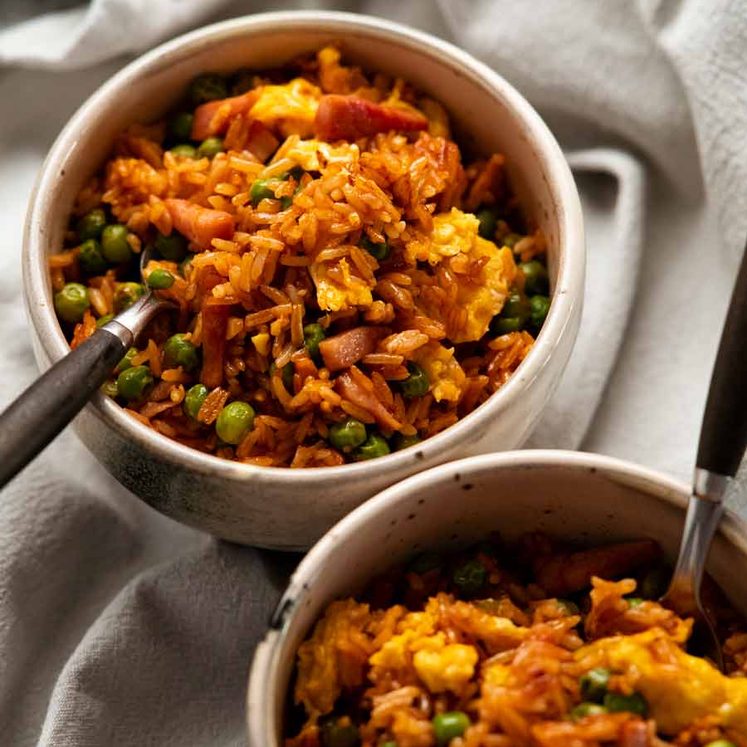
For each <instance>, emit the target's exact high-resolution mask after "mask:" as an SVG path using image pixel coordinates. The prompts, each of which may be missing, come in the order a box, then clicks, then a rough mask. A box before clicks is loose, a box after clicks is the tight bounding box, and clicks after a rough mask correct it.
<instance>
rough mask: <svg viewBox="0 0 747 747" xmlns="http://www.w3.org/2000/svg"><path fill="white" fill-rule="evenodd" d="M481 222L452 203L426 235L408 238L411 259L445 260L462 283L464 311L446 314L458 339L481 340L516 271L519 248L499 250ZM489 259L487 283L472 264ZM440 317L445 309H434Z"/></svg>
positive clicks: (452, 335) (459, 298)
mask: <svg viewBox="0 0 747 747" xmlns="http://www.w3.org/2000/svg"><path fill="white" fill-rule="evenodd" d="M479 225H480V223H479V221H478V220H477V218H476V217H475V216H474V215H472V214H470V213H463V212H462V211H461V210H457V209H456V208H452V209H451V211H450V212H449V213H443V214H441V215H436V216H435V217H434V218H433V230H432V231H431V233H430V235H429V236H427V237H425V238H422V237H421V238H418V239H413V240H411V241H409V242H408V243H407V246H406V248H405V254H406V256H407V258H408V259H409V260H410V261H416V260H419V261H427V262H429V263H430V264H431V265H437V264H440V263H444V265H445V266H446V267H448V269H449V270H451V271H452V273H453V275H454V276H455V278H456V282H457V304H458V306H459V308H460V309H461V310H463V312H462V313H461V314H459V315H451V316H450V317H449V318H446V319H444V322H445V323H446V331H447V334H448V336H449V339H451V340H453V341H454V342H470V341H474V340H479V339H480V338H481V337H482V336H483V335H484V334H485V333H486V332H487V331H488V325H489V324H490V320H491V319H492V318H493V317H494V316H495V315H496V314H498V313H499V312H500V310H501V309H502V308H503V304H504V303H505V301H506V297H507V296H508V289H509V286H510V285H511V283H512V282H513V280H514V277H515V275H516V264H515V262H514V257H513V252H512V251H511V249H509V248H508V247H503V248H501V249H499V248H498V247H497V246H496V245H495V244H494V243H493V242H492V241H488V240H487V239H483V238H481V237H480V236H479V235H478V228H479ZM478 260H483V262H484V265H483V267H482V282H473V278H472V277H471V275H470V267H469V265H470V263H474V262H475V261H478ZM428 311H429V312H430V313H431V314H432V315H435V316H437V315H438V314H439V309H438V308H436V309H428Z"/></svg>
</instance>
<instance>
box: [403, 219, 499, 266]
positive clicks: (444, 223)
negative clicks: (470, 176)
mask: <svg viewBox="0 0 747 747" xmlns="http://www.w3.org/2000/svg"><path fill="white" fill-rule="evenodd" d="M479 226H480V221H479V220H477V218H476V217H475V216H474V215H472V214H471V213H463V212H462V211H461V210H457V209H456V208H451V212H449V213H441V214H440V215H435V216H434V217H433V230H432V231H431V233H430V235H428V236H427V237H425V238H416V239H412V240H411V241H408V242H407V245H406V247H405V257H406V258H407V259H408V260H409V261H410V262H415V261H420V262H429V263H430V264H432V265H437V264H438V263H439V262H441V261H442V260H443V259H444V258H445V257H453V256H455V255H456V254H469V253H470V252H471V251H472V247H473V246H474V244H475V239H476V238H477V229H478V228H479ZM488 243H489V242H488Z"/></svg>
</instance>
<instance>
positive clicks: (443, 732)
mask: <svg viewBox="0 0 747 747" xmlns="http://www.w3.org/2000/svg"><path fill="white" fill-rule="evenodd" d="M431 723H432V724H433V735H434V736H435V737H436V744H437V745H438V747H446V745H448V744H449V742H451V740H452V739H456V738H457V737H461V736H462V734H464V732H465V731H467V729H468V728H469V726H470V724H471V721H470V720H469V716H468V715H467V714H466V713H464V711H449V712H447V713H439V714H437V715H436V716H434V717H433V721H432V722H431Z"/></svg>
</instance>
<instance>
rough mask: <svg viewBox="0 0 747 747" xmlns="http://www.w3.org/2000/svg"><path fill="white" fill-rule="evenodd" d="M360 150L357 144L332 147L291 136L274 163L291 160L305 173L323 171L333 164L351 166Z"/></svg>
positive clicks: (279, 150) (279, 149)
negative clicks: (284, 159) (286, 159)
mask: <svg viewBox="0 0 747 747" xmlns="http://www.w3.org/2000/svg"><path fill="white" fill-rule="evenodd" d="M359 156H360V149H359V148H358V146H357V145H356V144H355V143H345V142H342V143H339V144H337V145H330V143H325V142H323V141H322V140H314V139H311V140H301V138H300V137H299V136H298V135H291V136H290V137H289V138H288V139H287V140H286V141H285V142H284V143H283V144H282V145H281V146H280V147H279V148H278V150H277V152H276V153H275V156H274V158H273V159H272V160H273V162H275V161H279V160H280V159H281V158H290V159H291V160H292V161H295V162H296V163H297V164H298V165H299V166H300V167H301V168H302V169H303V170H304V171H321V170H322V169H323V168H324V167H325V166H327V165H329V164H331V163H338V162H339V163H343V164H345V165H346V166H349V165H350V164H352V163H355V162H357V161H358V157H359Z"/></svg>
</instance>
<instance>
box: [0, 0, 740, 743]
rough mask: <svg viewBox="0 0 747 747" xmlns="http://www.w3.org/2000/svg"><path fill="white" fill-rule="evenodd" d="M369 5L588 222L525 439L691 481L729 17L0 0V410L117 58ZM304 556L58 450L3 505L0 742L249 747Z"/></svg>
mask: <svg viewBox="0 0 747 747" xmlns="http://www.w3.org/2000/svg"><path fill="white" fill-rule="evenodd" d="M294 7H304V8H319V7H325V8H332V9H338V10H351V11H365V12H368V13H372V14H374V15H381V16H385V17H388V18H391V19H393V20H398V21H401V22H404V23H408V24H411V25H413V26H417V27H419V28H422V29H424V30H427V31H430V32H432V33H435V34H438V35H440V36H443V37H445V38H447V39H450V40H451V41H454V42H455V43H457V44H459V45H460V46H462V47H464V48H465V49H467V50H468V51H470V52H472V53H473V54H475V55H476V56H478V57H479V58H481V59H483V60H484V61H486V62H487V63H488V64H490V65H492V66H494V67H495V68H496V69H497V70H498V71H499V72H501V73H502V74H503V75H504V76H505V77H506V78H508V80H510V81H511V82H512V83H514V84H515V85H516V86H517V87H518V88H519V90H521V91H522V92H523V93H524V94H525V95H526V96H527V97H528V98H529V100H530V101H531V102H532V103H533V104H534V105H535V106H536V107H537V108H538V109H539V111H540V112H541V113H542V114H543V116H545V118H546V119H547V121H548V122H549V124H550V126H551V127H552V128H553V130H554V131H555V133H556V134H557V136H558V138H559V140H560V142H561V144H562V145H563V147H564V148H565V150H566V152H567V154H568V158H569V160H570V163H571V165H572V167H573V169H574V173H575V175H576V178H577V181H578V185H579V189H580V191H581V195H582V200H583V206H584V211H585V217H586V224H587V239H588V241H587V244H588V276H587V285H586V294H587V295H586V305H585V310H584V317H583V322H582V328H581V332H580V335H579V339H578V344H577V347H576V350H575V353H574V356H573V358H572V360H571V363H570V365H569V366H568V369H567V371H566V374H565V376H564V378H563V381H562V382H561V385H560V387H559V389H558V392H557V394H556V396H555V398H554V399H553V401H552V403H551V405H550V407H549V408H548V411H547V413H546V415H545V417H544V420H543V422H542V424H541V425H540V427H539V428H538V429H537V431H536V434H535V436H533V438H532V440H531V442H530V445H533V446H542V447H563V448H582V449H585V450H592V451H600V452H603V453H607V454H612V455H615V456H620V457H623V458H627V459H632V460H636V461H639V462H641V463H643V464H645V465H648V466H651V467H655V468H658V469H661V470H664V471H666V472H669V473H671V474H673V475H675V476H677V477H680V478H682V479H688V476H689V473H690V470H691V468H692V464H693V460H694V454H695V447H696V442H697V433H698V428H699V425H700V418H701V413H702V408H703V404H704V401H705V395H706V391H707V384H708V378H709V375H710V370H711V366H712V361H713V356H714V354H715V350H716V346H717V344H718V336H719V334H720V329H721V324H722V321H723V317H724V313H725V309H726V305H727V302H728V297H729V293H730V290H731V286H732V282H733V278H734V276H735V272H736V267H737V264H738V261H739V257H740V255H741V251H742V247H743V243H744V239H745V235H747V186H746V185H747V148H745V146H744V143H745V136H744V133H745V132H746V131H747V74H746V73H745V70H747V68H746V67H745V65H744V61H743V51H744V49H747V6H745V5H744V4H743V3H741V2H739V0H732V1H731V2H730V1H729V0H711V1H710V2H708V3H705V2H702V1H701V2H698V1H697V0H671V1H668V0H638V1H637V2H633V1H632V0H630V1H629V0H535V2H532V3H526V2H524V1H523V0H462V1H461V2H460V1H459V0H455V1H453V2H449V0H440V2H426V1H423V2H420V1H415V0H410V2H402V0H397V1H396V2H395V1H394V0H369V1H368V2H364V1H362V2H355V1H354V0H349V1H348V2H326V3H325V2H313V1H311V0H309V1H307V2H297V3H293V2H276V3H268V2H253V1H252V0H93V2H91V4H90V5H87V6H85V5H84V6H76V4H75V0H37V2H36V3H29V2H24V0H4V2H3V3H2V5H1V6H0V102H2V103H0V206H2V210H0V381H2V387H0V407H3V406H5V405H6V404H7V403H8V402H9V401H10V400H11V399H12V398H13V397H14V396H15V395H16V394H18V393H19V392H20V391H21V390H22V389H23V387H24V386H25V385H27V384H28V383H29V382H30V381H31V380H32V379H33V377H34V375H35V371H36V369H35V365H34V362H33V358H32V354H31V347H30V343H29V332H28V327H27V323H26V319H25V317H24V312H23V310H22V304H21V300H20V298H21V290H20V288H21V278H20V263H19V257H20V252H21V241H22V225H23V217H24V213H25V209H26V203H27V199H28V195H29V192H30V190H31V187H32V184H33V181H34V178H35V176H36V173H37V171H38V168H39V166H40V164H41V161H42V159H43V158H44V155H45V153H46V151H47V150H48V148H49V146H50V145H51V143H52V141H53V139H54V137H55V136H56V134H57V133H58V132H59V130H60V129H61V127H62V125H63V124H64V122H65V121H66V120H67V118H68V117H69V116H70V114H71V113H72V112H73V111H74V110H75V109H76V108H77V107H78V106H79V105H80V104H81V103H82V102H83V101H84V100H85V98H86V97H87V96H88V95H89V94H90V93H91V92H92V91H93V90H95V88H96V87H97V86H98V85H99V84H100V83H101V82H102V81H104V80H105V79H106V78H108V77H109V76H110V75H111V74H112V73H113V72H115V71H116V70H117V69H119V68H120V67H122V66H123V65H124V64H126V62H127V61H128V60H129V59H131V57H132V56H133V55H134V54H136V53H138V52H140V51H142V50H144V49H146V48H149V47H151V46H153V45H155V44H156V43H158V42H160V41H162V40H164V39H166V38H169V37H171V36H174V35H176V34H178V33H180V32H182V31H186V30H188V29H191V28H195V27H197V26H199V25H201V24H204V23H207V22H211V21H214V20H219V19H222V18H228V17H232V16H236V15H242V14H246V13H253V12H258V11H260V10H269V9H281V8H282V9H286V8H294ZM296 560H297V558H296V557H293V556H283V555H280V554H276V553H269V552H261V551H257V550H253V549H248V548H240V547H237V546H233V545H229V544H226V543H221V542H216V541H214V540H212V539H211V538H209V537H207V536H205V535H202V534H200V533H198V532H195V531H193V530H190V529H186V528H184V527H181V526H179V525H177V524H175V523H173V522H171V521H170V520H168V519H165V518H163V517H161V516H159V515H157V514H156V513H154V512H153V511H152V510H151V509H149V508H148V507H146V506H145V505H143V504H141V503H140V502H139V501H138V500H137V499H136V498H135V497H134V496H133V495H131V494H130V493H128V492H127V491H126V490H125V489H124V488H122V487H121V486H119V485H118V484H117V483H115V482H114V480H113V479H112V478H110V477H109V476H108V474H106V473H105V472H104V470H103V469H102V468H101V467H100V466H99V465H98V464H97V463H96V461H95V460H94V459H93V458H92V457H91V455H90V454H89V453H88V452H87V451H86V450H85V448H84V447H83V446H82V445H81V444H80V443H79V441H78V440H77V438H76V437H75V435H74V434H73V433H72V431H70V430H68V432H66V433H64V434H63V435H62V436H61V437H60V438H59V439H58V440H57V441H56V442H55V443H54V444H53V445H52V446H51V447H49V448H48V449H47V450H46V452H45V453H44V454H43V455H42V456H41V457H40V458H39V459H38V460H37V461H36V462H35V463H34V464H32V465H31V466H30V467H29V468H27V469H26V470H25V472H24V473H22V475H20V476H19V477H18V478H17V479H16V480H15V481H14V482H13V483H12V484H11V485H10V486H8V487H7V488H6V489H5V490H4V491H3V493H2V495H0V742H1V743H2V744H8V745H32V744H40V745H56V746H57V745H62V746H63V747H67V746H68V745H69V746H73V745H75V746H76V747H77V746H79V745H80V746H86V747H87V746H89V745H90V746H94V745H95V746H99V745H140V746H144V745H179V746H180V747H184V746H186V745H190V746H191V745H211V746H213V745H221V746H222V745H240V744H242V743H243V732H244V727H243V718H244V714H243V699H244V689H245V681H246V674H247V670H248V666H249V662H250V657H251V652H252V649H253V647H254V645H255V643H256V642H257V640H258V638H259V637H260V635H261V633H262V631H263V627H264V625H265V621H266V619H267V616H268V614H269V611H270V610H271V608H272V605H273V604H274V601H275V600H276V599H277V597H278V595H279V593H280V591H281V589H282V587H283V585H284V582H285V578H286V577H287V574H288V572H289V571H290V569H291V568H292V567H293V565H294V563H295V562H296Z"/></svg>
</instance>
